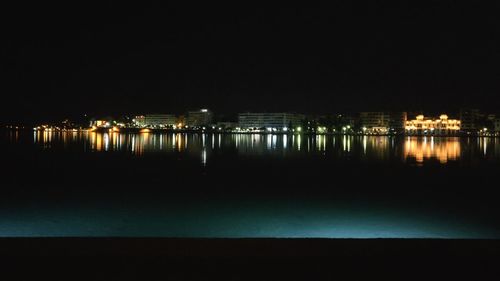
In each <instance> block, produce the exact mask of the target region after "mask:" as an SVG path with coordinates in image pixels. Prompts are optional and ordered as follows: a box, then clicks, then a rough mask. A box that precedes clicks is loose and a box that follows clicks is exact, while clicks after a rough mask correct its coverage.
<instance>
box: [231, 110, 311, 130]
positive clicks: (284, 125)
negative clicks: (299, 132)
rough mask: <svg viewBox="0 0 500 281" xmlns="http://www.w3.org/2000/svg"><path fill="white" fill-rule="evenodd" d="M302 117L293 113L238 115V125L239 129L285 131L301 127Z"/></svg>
mask: <svg viewBox="0 0 500 281" xmlns="http://www.w3.org/2000/svg"><path fill="white" fill-rule="evenodd" d="M303 119H304V115H302V114H294V113H240V114H238V124H239V126H240V128H241V129H256V130H259V129H266V130H271V131H287V130H289V129H292V128H295V127H298V126H300V125H301V123H302V120H303Z"/></svg>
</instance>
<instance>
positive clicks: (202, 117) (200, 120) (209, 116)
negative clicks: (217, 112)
mask: <svg viewBox="0 0 500 281" xmlns="http://www.w3.org/2000/svg"><path fill="white" fill-rule="evenodd" d="M212 123H213V113H212V111H210V110H208V109H200V110H197V111H189V112H188V114H187V117H186V125H187V126H189V127H203V126H211V125H212Z"/></svg>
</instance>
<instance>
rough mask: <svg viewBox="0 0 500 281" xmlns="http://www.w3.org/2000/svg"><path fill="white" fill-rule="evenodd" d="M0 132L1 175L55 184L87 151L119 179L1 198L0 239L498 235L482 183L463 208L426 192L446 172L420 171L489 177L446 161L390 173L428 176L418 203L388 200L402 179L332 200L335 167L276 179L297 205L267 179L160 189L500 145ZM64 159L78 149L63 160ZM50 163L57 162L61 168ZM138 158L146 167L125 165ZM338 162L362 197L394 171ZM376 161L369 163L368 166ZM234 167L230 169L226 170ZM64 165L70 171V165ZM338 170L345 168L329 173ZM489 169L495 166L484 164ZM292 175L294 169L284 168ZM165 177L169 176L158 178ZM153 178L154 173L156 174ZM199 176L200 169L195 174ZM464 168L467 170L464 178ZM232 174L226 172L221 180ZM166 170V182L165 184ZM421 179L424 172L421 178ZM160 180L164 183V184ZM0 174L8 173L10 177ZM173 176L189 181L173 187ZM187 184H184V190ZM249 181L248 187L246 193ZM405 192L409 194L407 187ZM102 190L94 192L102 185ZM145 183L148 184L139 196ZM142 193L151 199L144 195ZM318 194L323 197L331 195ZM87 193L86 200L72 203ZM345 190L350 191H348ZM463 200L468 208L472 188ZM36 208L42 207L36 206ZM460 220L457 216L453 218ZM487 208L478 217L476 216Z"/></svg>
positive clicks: (430, 159) (472, 153) (442, 156)
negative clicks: (53, 193)
mask: <svg viewBox="0 0 500 281" xmlns="http://www.w3.org/2000/svg"><path fill="white" fill-rule="evenodd" d="M8 134H9V135H8V138H7V140H8V141H9V142H12V143H19V144H21V145H19V146H16V145H12V146H6V148H7V149H9V150H10V149H11V148H14V149H12V153H11V154H9V155H10V158H9V159H10V161H19V162H16V163H17V165H11V167H13V168H11V170H10V172H15V171H18V170H21V169H20V168H18V167H22V168H26V169H29V168H30V167H31V170H29V172H32V173H33V174H36V173H37V170H43V171H44V172H49V174H52V173H53V174H54V175H57V176H60V177H62V178H64V179H67V178H70V179H73V174H71V173H69V172H71V171H72V169H74V167H76V168H77V169H75V170H79V169H80V170H86V169H88V167H89V166H91V165H96V164H99V163H98V162H96V161H95V159H96V157H73V156H75V155H77V156H81V155H79V153H80V152H84V153H87V154H86V155H88V153H94V155H96V156H97V155H99V157H97V158H98V159H99V160H102V161H100V163H101V164H99V165H100V166H99V167H106V169H107V168H108V167H109V169H110V170H109V171H108V172H109V174H117V175H119V176H117V177H113V181H112V184H110V186H111V185H116V187H119V188H120V192H117V193H115V192H114V190H112V192H110V193H112V194H111V195H107V196H104V195H102V193H103V191H105V190H106V186H105V184H102V185H101V184H100V182H106V183H109V181H106V180H105V179H106V178H107V177H108V176H107V174H108V173H106V175H105V176H102V177H98V180H93V181H89V182H88V183H81V184H82V186H81V187H80V186H79V188H81V192H80V193H75V194H74V195H72V192H69V193H68V194H66V195H64V196H65V197H64V200H61V199H60V198H57V200H58V201H57V204H53V202H52V201H50V200H51V199H44V198H45V197H43V196H41V197H40V198H42V199H39V198H37V200H36V201H34V202H36V204H32V202H31V201H29V200H28V199H26V200H27V201H24V200H25V198H24V195H23V197H22V198H20V199H19V198H17V199H16V200H18V201H12V200H6V201H5V202H9V204H10V207H9V206H5V207H4V209H2V210H0V216H1V217H2V220H1V221H0V236H127V237H128V236H165V237H238V238H242V237H329V238H333V237H337V238H346V237H348V238H353V237H354V238H380V237H390V238H393V237H398V238H402V237H404V238H415V237H418V238H425V237H433V238H484V237H487V238H488V237H494V238H498V237H500V234H498V233H500V231H499V232H496V231H497V228H498V227H497V225H498V218H499V217H500V215H497V213H500V211H498V208H497V207H494V206H496V205H493V204H492V203H491V202H490V201H486V200H485V199H484V198H492V199H494V197H493V196H489V195H488V193H485V194H484V195H483V194H481V193H482V192H485V191H488V189H486V187H484V186H482V185H478V186H476V185H472V186H473V187H474V192H476V193H472V195H475V197H474V198H476V199H474V200H476V201H474V202H475V203H474V202H473V203H474V204H470V205H466V206H464V207H462V206H463V204H462V203H461V202H462V201H461V199H462V198H461V197H459V195H457V198H458V199H457V198H454V197H453V198H452V199H450V197H451V196H449V194H448V193H447V192H446V197H445V199H446V200H441V197H439V196H436V198H429V196H428V195H429V194H430V195H433V194H434V192H435V191H434V190H436V191H437V190H439V187H440V186H445V185H442V184H441V183H448V182H449V181H448V177H443V178H446V179H441V181H440V179H439V178H437V177H435V173H434V174H433V173H432V172H431V173H429V172H428V171H429V170H430V171H433V172H435V171H439V172H440V173H441V172H448V173H447V174H446V175H455V176H458V175H461V174H467V173H476V174H472V175H470V176H469V178H473V179H474V180H475V179H476V178H481V176H484V175H488V173H489V174H491V172H490V171H491V170H490V169H487V170H486V171H484V170H483V169H475V170H474V169H462V167H463V166H466V165H463V166H462V165H459V166H458V168H459V169H457V170H454V169H448V168H449V167H451V166H447V167H446V169H433V167H432V166H431V169H420V168H416V169H413V168H411V167H410V168H409V169H401V170H398V171H397V172H400V173H403V175H410V177H408V178H412V179H413V177H411V176H413V175H421V176H422V178H424V179H423V180H419V181H418V179H417V183H416V185H418V184H419V183H420V184H421V183H424V182H425V184H427V179H433V180H434V181H435V184H434V185H432V184H430V185H429V186H427V185H425V186H423V187H424V189H425V188H426V187H427V188H428V190H432V193H430V192H429V193H426V194H425V196H424V195H421V196H420V197H418V198H417V199H414V200H413V197H412V196H410V195H408V197H405V196H406V195H404V196H403V195H400V194H399V193H397V194H396V195H393V197H392V198H391V197H390V195H391V193H392V191H393V189H394V190H403V191H405V192H406V190H408V191H409V193H411V192H410V191H412V188H411V184H412V182H404V183H400V182H399V181H395V182H391V181H384V182H383V186H382V185H378V187H384V186H390V187H393V189H390V188H389V189H384V188H381V189H380V191H379V190H377V192H382V193H383V194H382V195H383V196H382V195H381V196H380V198H383V199H384V200H386V201H384V200H379V199H378V198H377V199H373V198H371V196H372V195H371V194H372V193H370V196H367V197H366V198H362V197H363V196H360V197H359V198H358V197H357V196H358V193H354V195H352V196H353V199H342V198H341V197H342V196H341V195H342V191H343V189H341V188H338V189H336V188H337V187H338V186H339V184H338V183H337V181H330V182H327V183H326V184H324V183H323V180H322V179H323V178H320V177H316V176H317V175H322V174H323V173H325V172H326V173H328V172H329V169H330V166H329V165H328V164H330V163H331V162H333V161H330V162H327V161H310V162H306V164H307V166H305V167H307V169H304V171H302V172H303V175H302V177H293V178H294V179H293V180H288V179H287V178H286V177H283V178H284V179H285V182H286V184H283V186H284V187H285V188H289V187H295V188H296V187H297V186H300V187H301V188H302V186H304V187H307V188H308V189H307V193H315V194H316V196H317V197H318V198H321V200H320V199H316V197H311V198H312V199H303V198H302V197H301V196H300V195H299V196H296V195H293V194H292V195H290V198H289V199H283V198H282V197H281V191H280V189H279V188H280V187H281V185H282V177H276V178H275V179H273V178H271V179H270V180H269V181H268V182H262V181H261V180H260V179H259V178H258V177H256V179H253V180H250V181H248V186H250V187H252V192H255V193H254V194H256V195H255V196H254V198H252V197H247V196H246V193H245V192H247V191H242V194H241V195H239V193H238V194H237V195H231V194H230V195H227V194H224V196H227V198H230V199H231V200H226V197H223V198H222V197H220V198H219V197H218V196H219V195H218V194H219V193H217V192H215V193H214V194H212V193H211V192H210V189H209V188H207V189H208V191H207V193H206V194H209V195H206V196H202V198H196V196H192V197H191V194H188V195H185V196H184V195H183V196H181V195H176V194H175V193H174V192H173V191H170V187H171V186H173V185H175V184H176V183H179V185H186V186H187V187H188V190H190V189H189V188H193V186H194V185H195V184H199V185H200V186H202V187H200V189H204V190H205V184H206V186H207V187H208V186H209V183H216V184H218V185H219V186H223V185H225V187H227V189H223V188H221V190H224V191H225V190H229V191H233V188H234V189H237V188H239V187H245V184H243V181H241V182H240V181H235V179H238V180H240V179H241V178H242V176H246V174H247V171H248V170H250V169H251V171H252V173H253V174H257V175H260V174H262V175H263V177H264V176H265V175H270V174H271V172H272V173H273V175H274V173H275V172H276V174H280V173H282V174H286V173H290V171H298V169H293V168H294V167H292V166H293V165H295V164H296V163H298V162H299V161H291V162H290V163H293V165H288V166H285V165H283V166H280V165H282V164H283V163H284V161H279V162H271V164H272V165H271V166H268V165H263V163H264V162H266V161H267V160H268V159H269V158H266V157H272V158H277V159H292V158H294V159H299V160H302V159H306V160H308V159H314V160H317V159H333V160H334V161H336V160H345V161H351V160H352V161H360V162H363V161H364V162H377V161H381V162H397V163H401V164H402V165H408V166H423V165H427V164H431V165H438V166H442V165H450V164H451V163H454V162H458V163H473V162H475V161H476V160H479V161H476V162H480V161H483V162H485V161H490V160H493V161H497V162H500V161H499V160H500V139H495V138H451V137H450V138H438V137H434V138H433V137H387V136H331V135H318V136H316V135H313V136H311V135H272V134H270V135H260V134H186V133H164V134H160V133H141V134H132V133H118V132H109V133H97V132H87V133H85V132H33V133H32V132H29V133H22V132H8ZM26 144H27V145H26ZM33 147H36V149H37V150H38V149H40V150H45V151H46V152H48V153H40V154H37V157H39V158H38V159H39V160H38V161H34V162H33V163H31V162H26V163H25V161H26V160H25V159H31V157H30V158H26V157H18V155H21V156H23V155H25V154H29V155H30V153H32V150H30V149H29V148H33ZM16 149H17V150H16ZM52 151H56V152H61V151H63V152H66V151H70V153H69V154H70V157H67V156H68V155H67V154H66V153H51V152H52ZM72 152H76V153H75V154H71V153H72ZM119 153H123V154H128V155H132V157H128V155H127V157H123V158H122V157H116V159H114V158H115V157H113V156H116V155H118V154H119ZM221 154H227V155H230V154H232V155H235V156H237V157H234V158H233V157H228V158H222V157H221V158H217V157H218V156H220V155H221ZM149 155H175V156H176V157H175V158H174V161H171V160H172V159H170V158H168V159H163V158H159V159H157V158H156V157H150V158H148V157H147V156H149ZM100 156H106V157H100ZM108 156H109V157H108ZM119 156H121V155H119ZM177 156H182V157H177ZM183 156H188V157H183ZM187 158H189V159H187ZM249 158H252V159H250V160H252V161H247V160H249ZM60 159H62V160H64V161H59V160H60ZM186 159H187V160H186ZM43 160H50V163H51V165H46V163H47V162H44V161H43ZM56 160H58V161H56ZM178 160H180V161H178ZM223 160H226V161H223ZM254 160H257V161H254ZM30 161H31V160H30ZM71 161H74V162H71ZM183 161H184V162H183ZM122 162H123V163H122ZM186 162H189V165H186V166H184V164H185V163H186ZM138 163H139V164H140V165H142V167H144V169H135V167H136V164H138ZM193 163H194V166H197V165H198V163H199V164H200V166H203V167H204V166H208V167H210V168H212V167H215V169H205V168H200V169H198V167H195V168H193V166H191V164H193ZM241 163H244V164H245V165H247V166H244V169H241V171H239V167H237V166H238V164H241ZM355 163H356V162H355ZM109 164H111V165H109ZM286 164H288V163H286ZM341 164H342V165H338V166H335V167H333V168H332V170H333V169H338V171H340V172H338V174H339V175H342V173H341V172H345V171H347V172H350V171H351V170H355V172H353V173H352V175H355V176H357V175H358V174H359V175H369V176H366V177H365V178H366V179H360V180H357V181H356V182H358V183H359V184H358V185H354V184H353V187H354V189H356V188H359V190H361V191H364V190H371V188H372V186H374V187H377V185H376V184H373V183H372V180H371V178H372V177H370V175H374V173H370V172H369V170H372V169H374V170H376V172H384V171H385V170H389V171H390V172H391V173H392V169H385V166H383V165H381V166H383V169H376V167H375V168H374V167H373V166H369V167H368V169H366V168H365V169H364V170H361V171H359V172H358V170H359V169H363V165H353V166H349V165H345V166H346V167H345V168H344V166H343V164H345V163H343V162H342V163H341ZM377 164H379V163H378V162H377ZM52 165H53V166H52ZM73 166H74V167H73ZM137 166H139V165H137ZM232 166H235V167H236V168H234V169H229V168H231V167H232ZM325 166H326V167H325ZM396 166H397V165H396ZM66 167H71V169H69V168H66ZM130 167H133V168H130ZM158 167H161V168H158ZM269 167H272V171H271V172H268V171H266V170H267V169H269ZM339 167H342V168H343V169H339ZM360 167H361V168H360ZM495 167H496V166H495V165H494V166H493V168H495ZM151 168H153V169H151ZM290 168H292V169H291V170H290ZM299 168H301V166H300V167H299ZM391 168H392V166H391ZM59 170H62V171H63V172H61V171H59ZM164 170H168V171H167V172H164ZM54 171H56V172H54ZM123 171H129V172H130V171H132V172H133V173H137V174H134V176H132V177H128V176H126V175H128V173H124V172H123ZM158 171H161V172H160V173H156V172H158ZM200 171H202V172H201V173H200ZM207 171H208V172H207ZM409 171H410V172H409ZM414 171H418V173H413V172H414ZM449 171H451V172H449ZM464 171H467V172H466V173H464ZM121 173H123V175H122V174H121ZM202 173H204V174H202ZM231 173H236V174H235V175H234V176H231ZM6 174H9V173H6ZM177 174H179V175H180V176H177ZM206 174H208V176H207V175H206ZM290 174H291V173H290ZM23 175H24V174H23ZM65 175H68V176H67V177H66V176H65ZM165 175H167V176H166V177H165ZM377 175H378V174H377ZM144 176H146V177H144ZM170 176H171V177H170ZM335 176H337V175H335V174H334V173H332V177H335ZM348 176H350V174H348ZM431 176H434V177H432V178H431ZM163 177H165V178H169V179H170V180H169V181H166V180H164V178H163ZM226 177H227V179H228V180H227V181H226V182H224V181H221V180H220V178H226ZM9 178H13V179H14V178H18V177H11V176H10V175H9ZM33 178H34V179H35V178H38V177H33ZM134 178H141V179H143V178H145V180H144V182H143V181H142V180H141V182H140V186H141V188H140V189H137V190H135V189H134V191H133V193H132V194H131V195H130V194H127V193H125V192H124V191H123V190H121V188H122V186H125V187H135V185H134V183H137V181H133V179H134ZM179 178H182V179H184V178H186V179H187V180H186V181H179ZM296 178H297V179H299V180H296ZM360 178H362V177H360ZM450 178H452V177H450ZM464 178H465V179H467V177H460V180H461V179H464ZM300 179H307V182H304V181H300ZM460 180H456V181H454V183H457V182H460ZM14 182H15V184H18V183H19V182H20V181H18V180H15V181H14ZM244 182H246V180H245V181H244ZM42 183H43V182H42ZM45 183H47V182H45ZM67 183H71V184H75V185H76V184H80V183H79V182H78V181H66V180H59V181H51V182H48V184H50V185H51V186H52V185H57V184H59V185H61V186H62V187H64V188H65V185H66V184H67ZM28 184H29V185H33V186H36V188H37V189H38V188H39V187H40V186H39V184H40V181H38V180H33V182H28ZM190 184H191V186H189V185H190ZM294 184H296V185H297V186H294ZM93 185H96V186H97V187H98V190H97V191H94V190H93V189H92V188H91V189H90V190H87V188H88V187H89V186H90V187H92V186H93ZM254 185H255V186H257V185H258V188H256V189H255V191H254V189H253V187H254ZM314 185H324V189H323V188H317V189H309V188H310V186H314ZM362 185H366V186H368V187H367V189H362ZM409 185H410V187H408V186H409ZM360 186H361V187H360ZM101 187H104V188H102V189H101ZM148 187H151V188H150V189H148ZM322 187H323V186H322ZM273 188H278V189H277V191H279V192H280V197H279V198H278V199H273V198H271V197H270V196H269V194H268V193H267V192H268V189H269V190H272V189H273ZM368 188H369V189H368ZM418 188H419V189H420V188H421V187H420V186H419V187H418ZM480 188H483V189H480ZM75 190H80V189H75ZM143 190H146V191H143ZM261 190H262V191H261ZM356 190H357V189H356ZM387 190H389V191H387ZM425 190H427V189H425ZM216 191H217V190H216ZM445 191H446V190H445ZM141 192H143V193H141ZM149 192H151V193H152V194H151V195H149ZM328 192H331V195H329V193H328ZM356 192H358V191H356ZM384 192H385V193H384ZM87 193H88V197H84V196H81V195H82V194H83V195H86V194H87ZM220 193H221V194H222V193H223V192H220ZM236 193H237V192H236ZM292 193H293V192H292ZM361 193H362V192H361ZM339 194H340V195H339ZM404 194H406V193H404ZM411 194H414V193H411ZM450 194H451V195H453V194H452V193H450ZM139 195H140V196H139ZM348 195H349V196H351V194H348ZM417 195H418V194H417ZM101 196H102V198H101ZM148 196H150V197H148ZM349 196H346V197H349ZM460 196H462V195H460ZM464 196H466V197H467V198H466V199H467V200H468V201H467V202H469V203H470V202H471V201H469V198H470V196H471V193H467V195H464ZM48 197H49V196H48ZM339 198H340V199H339ZM430 199H433V200H430ZM4 200H5V199H4ZM322 200H323V201H322ZM363 200H364V201H363ZM426 200H428V201H426ZM448 200H449V202H448ZM45 201H47V202H48V203H47V202H46V203H44V202H45ZM415 202H417V203H415ZM435 202H437V203H435ZM60 203H64V204H60ZM483 203H484V204H483ZM43 204H46V205H43ZM44 206H45V207H44ZM436 206H437V207H436ZM456 206H459V207H460V208H458V207H456ZM477 206H480V207H477ZM484 206H487V207H484ZM457 208H458V209H459V210H457ZM462 208H466V210H465V211H463V212H462V211H461V210H462ZM469 211H477V212H478V213H477V214H476V213H473V214H469V213H468V212H469ZM464 213H465V214H467V216H465V215H463V214H464ZM485 213H486V215H484V214H485ZM468 216H470V218H469V217H468ZM483 217H484V221H485V222H484V225H487V227H484V229H483V222H482V221H479V219H483ZM476 218H479V219H478V221H479V222H477V221H475V220H476ZM474 223H477V225H476V224H474ZM490 228H493V230H491V231H492V232H488V231H490ZM493 231H495V232H493ZM491 233H492V234H491Z"/></svg>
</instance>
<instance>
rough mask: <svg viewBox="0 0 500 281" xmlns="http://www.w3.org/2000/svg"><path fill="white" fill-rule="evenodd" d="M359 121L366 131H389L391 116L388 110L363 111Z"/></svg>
mask: <svg viewBox="0 0 500 281" xmlns="http://www.w3.org/2000/svg"><path fill="white" fill-rule="evenodd" d="M359 121H360V125H361V127H363V131H364V132H367V133H369V132H373V133H387V132H388V131H389V123H390V116H389V114H388V113H386V112H361V113H360V114H359Z"/></svg>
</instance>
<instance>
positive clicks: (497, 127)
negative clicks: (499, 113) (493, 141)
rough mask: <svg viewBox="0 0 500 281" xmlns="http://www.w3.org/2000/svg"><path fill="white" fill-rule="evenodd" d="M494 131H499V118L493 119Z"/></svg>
mask: <svg viewBox="0 0 500 281" xmlns="http://www.w3.org/2000/svg"><path fill="white" fill-rule="evenodd" d="M494 124H495V132H497V133H500V119H495V123H494Z"/></svg>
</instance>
